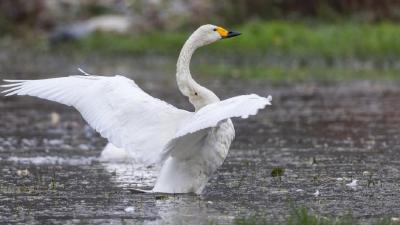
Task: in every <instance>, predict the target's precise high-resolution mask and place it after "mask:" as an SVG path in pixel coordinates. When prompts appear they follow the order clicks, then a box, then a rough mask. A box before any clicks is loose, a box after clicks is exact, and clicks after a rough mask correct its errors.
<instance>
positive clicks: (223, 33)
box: [216, 27, 242, 39]
mask: <svg viewBox="0 0 400 225" xmlns="http://www.w3.org/2000/svg"><path fill="white" fill-rule="evenodd" d="M216 31H217V32H218V33H219V35H221V38H224V39H225V38H231V37H235V36H238V35H241V34H242V33H239V32H236V31H227V30H226V29H224V28H222V27H217V28H216Z"/></svg>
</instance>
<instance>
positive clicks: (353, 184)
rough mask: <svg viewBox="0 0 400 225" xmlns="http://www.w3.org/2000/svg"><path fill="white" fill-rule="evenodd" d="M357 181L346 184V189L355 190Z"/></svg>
mask: <svg viewBox="0 0 400 225" xmlns="http://www.w3.org/2000/svg"><path fill="white" fill-rule="evenodd" d="M357 182H358V180H356V179H354V180H353V181H352V182H351V183H348V184H346V186H347V187H351V188H356V187H357V186H358V184H357Z"/></svg>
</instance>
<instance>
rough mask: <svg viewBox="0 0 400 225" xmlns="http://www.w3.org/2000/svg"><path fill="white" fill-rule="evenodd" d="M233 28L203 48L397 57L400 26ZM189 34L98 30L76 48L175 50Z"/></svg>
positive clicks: (272, 25) (270, 25)
mask: <svg viewBox="0 0 400 225" xmlns="http://www.w3.org/2000/svg"><path fill="white" fill-rule="evenodd" d="M235 30H238V31H240V32H242V33H243V35H242V36H239V37H237V38H233V39H228V40H224V41H220V42H218V43H216V44H213V45H211V46H210V47H208V50H207V51H208V52H214V53H215V52H220V51H221V50H223V51H224V54H227V53H232V52H234V53H238V54H243V55H246V54H250V55H251V54H267V55H290V56H296V57H309V56H313V57H315V56H319V57H327V58H335V57H358V58H370V57H374V58H375V57H376V58H378V57H397V56H400V38H399V37H400V26H398V25H396V24H393V23H380V24H359V23H350V22H347V23H340V24H324V23H322V24H321V23H320V24H305V23H294V22H280V21H273V22H253V23H249V24H247V25H243V26H241V27H237V28H235ZM189 33H190V31H189V32H162V33H160V32H158V33H151V34H145V35H134V34H132V35H118V34H101V33H97V34H94V35H91V36H89V37H87V38H84V39H82V40H80V41H79V42H77V43H75V46H77V47H79V48H80V49H83V50H90V51H106V52H119V53H133V54H138V53H140V54H141V53H163V54H176V53H177V52H178V51H179V49H180V48H181V46H182V44H183V43H184V41H185V40H186V38H187V37H188V36H189Z"/></svg>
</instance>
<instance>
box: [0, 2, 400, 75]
mask: <svg viewBox="0 0 400 225" xmlns="http://www.w3.org/2000/svg"><path fill="white" fill-rule="evenodd" d="M399 20H400V2H399V1H395V0H304V1H296V0H268V1H265V0H237V1H233V0H230V1H211V0H204V1H197V0H189V1H182V0H164V1H162V0H151V1H145V0H81V1H78V0H59V1H53V0H30V1H25V0H2V1H1V2H0V47H1V49H2V53H1V55H2V56H3V57H2V58H1V55H0V66H1V71H2V74H5V73H13V74H15V73H17V74H19V73H27V72H29V73H30V74H35V73H42V72H43V71H40V69H35V66H34V65H37V64H38V63H37V62H35V60H32V58H34V57H37V56H38V55H41V56H43V57H45V58H46V57H49V55H51V56H50V58H51V60H54V59H53V58H54V56H56V57H58V56H59V57H58V60H57V62H53V63H45V64H46V65H47V67H48V68H47V70H46V71H48V73H55V72H57V74H60V73H61V74H60V75H62V74H63V73H73V72H76V69H74V68H73V67H77V66H82V67H84V68H83V69H86V70H88V72H109V73H111V74H114V73H118V72H119V73H124V74H126V73H127V72H129V71H130V70H131V69H132V68H129V69H118V67H124V64H119V63H117V64H118V65H120V66H118V65H115V66H114V68H112V67H113V65H114V63H116V62H115V61H118V62H120V61H121V60H126V61H127V62H128V63H127V65H126V66H128V67H131V63H132V61H136V62H139V63H138V64H136V67H135V68H133V69H134V70H138V71H137V72H142V69H143V70H144V71H148V70H149V69H150V70H151V69H153V70H154V71H156V70H159V71H162V72H164V73H165V71H166V72H168V73H169V74H171V75H172V74H174V65H175V59H176V58H177V55H178V53H179V50H180V48H181V46H182V44H183V43H184V41H185V39H186V38H187V37H188V36H189V34H190V33H191V32H192V31H194V30H195V29H196V28H197V27H198V26H199V25H202V24H207V23H213V24H216V25H220V26H224V27H227V28H229V29H233V30H238V31H240V32H242V33H243V35H242V36H241V37H240V38H236V39H232V40H227V41H223V42H219V43H217V44H214V45H212V46H210V47H207V49H206V50H205V49H202V50H201V51H200V53H199V54H198V56H196V57H195V61H194V63H193V67H194V70H195V71H196V73H197V74H202V75H212V76H215V75H218V76H228V77H241V78H263V79H269V80H271V81H277V82H292V81H302V80H313V81H314V80H317V81H336V80H343V79H345V80H348V79H352V80H353V79H357V80H358V79H385V80H392V79H396V78H397V77H398V75H397V74H398V72H399V71H400V64H399V62H398V60H397V59H398V56H399V55H400V41H399V40H400V39H399V37H400V27H399V26H398V25H397V23H398V21H399ZM22 54H24V55H25V56H21V55H22ZM210 54H211V55H213V56H215V57H209V55H210ZM45 55H47V56H45ZM10 56H11V58H13V56H16V58H15V60H14V61H18V62H20V63H24V65H25V66H24V67H19V68H18V70H16V69H15V64H14V63H10V60H4V59H5V58H7V59H10ZM98 57H101V59H104V60H107V61H106V62H107V63H108V66H107V65H106V64H107V63H106V62H104V60H102V61H103V63H102V64H104V65H103V66H104V67H106V68H107V67H108V68H110V70H107V69H101V68H99V67H98V66H100V65H98V63H97V61H96V59H98ZM127 57H128V58H131V59H135V60H131V61H129V60H127V59H126V58H127ZM93 58H96V59H93ZM74 59H75V61H74ZM11 61H13V60H11ZM45 61H46V60H45ZM30 64H33V66H29V65H30ZM39 64H40V63H39ZM60 64H61V65H64V66H65V67H64V69H62V68H60V67H59V65H60ZM69 64H71V68H68V65H69ZM54 65H56V66H54ZM146 65H147V67H145V66H146ZM10 66H11V67H10ZM56 68H57V69H56ZM132 72H133V73H135V71H132ZM155 73H156V72H155Z"/></svg>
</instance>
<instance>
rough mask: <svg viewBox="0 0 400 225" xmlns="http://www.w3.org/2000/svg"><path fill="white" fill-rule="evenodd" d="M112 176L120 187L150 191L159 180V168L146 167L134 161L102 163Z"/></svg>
mask: <svg viewBox="0 0 400 225" xmlns="http://www.w3.org/2000/svg"><path fill="white" fill-rule="evenodd" d="M102 165H103V166H104V168H105V169H106V170H107V171H108V172H109V173H110V174H111V175H112V178H111V181H112V182H114V183H115V184H116V185H117V186H119V187H135V188H143V189H150V188H152V187H153V185H154V182H155V180H156V178H157V174H158V168H157V167H155V166H145V165H143V164H141V163H139V162H135V161H134V160H131V161H125V162H102Z"/></svg>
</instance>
